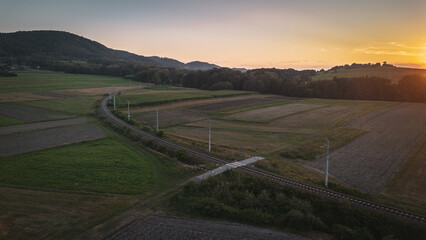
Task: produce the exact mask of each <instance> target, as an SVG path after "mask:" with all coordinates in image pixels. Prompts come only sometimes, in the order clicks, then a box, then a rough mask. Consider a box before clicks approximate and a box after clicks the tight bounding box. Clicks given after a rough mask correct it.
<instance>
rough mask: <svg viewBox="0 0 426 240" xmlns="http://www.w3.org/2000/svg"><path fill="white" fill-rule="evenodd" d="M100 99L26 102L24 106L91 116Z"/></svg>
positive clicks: (80, 98)
mask: <svg viewBox="0 0 426 240" xmlns="http://www.w3.org/2000/svg"><path fill="white" fill-rule="evenodd" d="M100 99H101V97H100V96H93V97H72V98H57V99H51V100H36V101H29V102H24V103H22V104H24V105H28V106H32V107H37V108H42V109H47V110H52V111H55V112H61V113H67V114H76V115H89V114H91V113H93V112H94V111H95V105H96V102H97V101H98V100H100Z"/></svg>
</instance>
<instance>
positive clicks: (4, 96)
mask: <svg viewBox="0 0 426 240" xmlns="http://www.w3.org/2000/svg"><path fill="white" fill-rule="evenodd" d="M52 98H53V97H51V96H43V95H40V94H36V93H20V92H12V93H1V94H0V103H6V102H25V101H32V100H45V99H52Z"/></svg>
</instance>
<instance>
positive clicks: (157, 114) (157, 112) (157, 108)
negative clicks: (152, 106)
mask: <svg viewBox="0 0 426 240" xmlns="http://www.w3.org/2000/svg"><path fill="white" fill-rule="evenodd" d="M156 126H157V132H158V108H157V124H156Z"/></svg>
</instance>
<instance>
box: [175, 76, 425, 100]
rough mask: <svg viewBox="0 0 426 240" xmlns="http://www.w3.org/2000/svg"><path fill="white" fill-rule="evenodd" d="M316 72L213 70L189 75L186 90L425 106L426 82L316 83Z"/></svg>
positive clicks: (368, 78)
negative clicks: (255, 93) (230, 91)
mask: <svg viewBox="0 0 426 240" xmlns="http://www.w3.org/2000/svg"><path fill="white" fill-rule="evenodd" d="M313 75H315V71H313V70H304V71H296V70H294V69H284V70H278V69H256V70H251V71H247V72H246V73H242V72H239V71H234V70H231V69H225V68H221V69H212V70H208V71H197V72H190V73H188V74H186V75H185V76H184V77H183V79H182V85H183V86H184V87H192V88H199V89H205V90H219V89H221V90H222V89H233V90H245V91H255V92H259V93H268V94H278V95H285V96H292V97H308V98H312V97H315V98H328V99H353V100H382V101H408V102H426V78H425V77H423V76H419V75H407V76H405V77H403V78H402V79H401V80H400V81H399V82H398V83H397V84H392V82H391V80H388V79H384V78H380V77H374V76H365V77H353V78H345V77H335V78H333V79H331V80H319V81H313V80H312V76H313Z"/></svg>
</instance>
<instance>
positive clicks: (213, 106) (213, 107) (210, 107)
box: [191, 97, 275, 112]
mask: <svg viewBox="0 0 426 240" xmlns="http://www.w3.org/2000/svg"><path fill="white" fill-rule="evenodd" d="M273 101H275V99H271V98H260V97H258V98H253V97H250V98H244V99H237V100H231V101H230V100H229V99H224V101H222V102H217V103H209V104H204V105H199V106H195V107H192V108H191V110H194V111H206V112H212V111H218V110H223V109H227V108H233V107H239V106H244V105H250V104H257V103H265V102H273Z"/></svg>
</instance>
